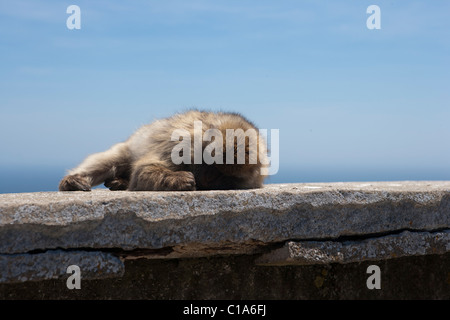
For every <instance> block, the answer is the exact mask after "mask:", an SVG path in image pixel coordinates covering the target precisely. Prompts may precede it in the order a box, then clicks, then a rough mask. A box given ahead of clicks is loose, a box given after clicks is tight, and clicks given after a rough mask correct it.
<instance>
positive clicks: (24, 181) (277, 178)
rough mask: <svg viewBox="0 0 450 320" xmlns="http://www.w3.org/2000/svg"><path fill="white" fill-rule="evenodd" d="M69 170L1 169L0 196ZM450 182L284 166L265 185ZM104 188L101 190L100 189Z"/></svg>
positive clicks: (422, 172)
mask: <svg viewBox="0 0 450 320" xmlns="http://www.w3.org/2000/svg"><path fill="white" fill-rule="evenodd" d="M68 168H70V167H68V166H33V167H32V166H7V167H5V166H3V167H0V193H19V192H41V191H57V190H58V183H59V181H60V180H61V178H62V177H63V176H64V175H65V173H66V170H67V169H68ZM403 180H410V181H411V180H450V167H449V168H408V167H402V168H393V167H391V168H389V167H388V168H380V167H338V166H337V167H326V166H324V167H320V166H306V165H302V166H298V167H296V166H284V167H280V169H279V171H278V173H277V174H276V175H273V176H269V177H268V178H267V179H266V181H265V183H309V182H310V183H313V182H350V181H403ZM99 187H100V188H102V186H99Z"/></svg>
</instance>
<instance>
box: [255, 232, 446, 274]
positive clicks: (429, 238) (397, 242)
mask: <svg viewBox="0 0 450 320" xmlns="http://www.w3.org/2000/svg"><path fill="white" fill-rule="evenodd" d="M447 252H450V231H449V230H446V231H442V232H410V231H404V232H401V233H399V234H395V235H389V236H382V237H376V238H369V239H364V240H360V241H343V242H338V241H289V242H287V243H286V244H285V246H284V247H282V248H279V249H276V250H273V251H271V252H269V253H266V254H264V255H262V256H261V257H259V258H258V259H257V260H256V264H258V265H265V266H283V265H314V264H329V263H350V262H362V261H377V260H387V259H392V258H401V257H408V256H421V255H431V254H445V253H447Z"/></svg>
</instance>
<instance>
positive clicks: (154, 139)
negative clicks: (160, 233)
mask: <svg viewBox="0 0 450 320" xmlns="http://www.w3.org/2000/svg"><path fill="white" fill-rule="evenodd" d="M194 121H201V122H202V124H203V126H202V135H203V133H204V132H205V130H207V129H218V130H220V132H222V134H223V140H224V141H223V152H224V164H216V163H213V164H206V163H205V162H202V163H201V164H194V152H193V150H194V148H191V150H192V152H191V155H190V156H191V164H184V163H182V164H179V165H176V164H174V163H173V162H172V159H171V152H172V149H173V148H174V147H175V146H176V145H177V144H178V143H179V141H171V134H172V132H173V131H174V130H175V129H184V130H187V131H188V132H189V133H190V134H191V137H193V136H194ZM226 129H242V130H243V131H246V130H247V129H255V130H256V132H257V129H256V128H255V126H254V125H253V124H252V123H251V122H249V121H248V120H246V119H245V118H244V117H242V116H241V115H239V114H236V113H224V112H218V113H213V112H205V111H197V110H191V111H188V112H185V113H179V114H175V115H174V116H172V117H170V118H165V119H160V120H157V121H155V122H153V123H151V124H148V125H145V126H143V127H142V128H140V129H139V130H137V131H136V132H135V133H134V134H133V135H132V136H131V137H130V138H129V139H128V140H127V141H125V142H122V143H118V144H116V145H114V146H112V147H111V148H110V149H109V150H107V151H105V152H100V153H96V154H93V155H90V156H89V157H87V158H86V159H85V160H84V161H83V162H82V163H81V164H80V165H79V166H78V167H76V168H74V169H73V170H71V171H70V172H69V174H68V175H67V176H65V177H64V178H63V179H62V180H61V182H60V184H59V190H60V191H77V190H82V191H89V190H91V187H93V186H96V185H99V184H101V183H104V184H105V186H106V187H108V188H109V189H110V190H130V191H188V190H211V189H249V188H260V187H261V186H262V184H263V180H264V178H265V176H264V175H262V174H261V168H262V167H263V166H264V165H263V163H266V162H264V161H266V159H262V158H261V154H263V155H266V149H265V143H264V141H263V140H262V139H260V138H258V141H257V145H258V149H259V150H261V151H262V153H259V154H258V159H257V162H256V164H250V163H249V162H250V161H249V148H248V141H247V144H246V145H245V163H244V164H237V162H236V161H235V162H234V164H225V153H226V143H225V140H226V139H225V137H226ZM191 140H192V143H193V141H194V139H193V138H192V139H191ZM246 140H248V139H245V137H237V138H236V139H235V142H234V146H235V148H234V158H235V160H236V156H237V154H236V152H237V146H238V145H239V144H242V143H245V142H246ZM209 143H210V142H208V141H203V142H202V150H204V148H205V147H206V146H207V145H208V144H209ZM262 160H264V161H262Z"/></svg>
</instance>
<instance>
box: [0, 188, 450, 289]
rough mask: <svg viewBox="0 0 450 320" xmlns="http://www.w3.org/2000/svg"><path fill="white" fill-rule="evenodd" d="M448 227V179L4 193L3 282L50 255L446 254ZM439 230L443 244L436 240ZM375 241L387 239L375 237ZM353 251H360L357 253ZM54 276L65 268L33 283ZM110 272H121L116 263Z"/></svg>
mask: <svg viewBox="0 0 450 320" xmlns="http://www.w3.org/2000/svg"><path fill="white" fill-rule="evenodd" d="M449 230H450V182H448V181H441V182H438V181H434V182H367V183H314V184H283V185H281V184H280V185H267V186H265V187H264V188H263V189H258V190H243V191H202V192H200V191H199V192H126V191H123V192H120V191H117V192H111V191H107V190H94V191H92V192H46V193H28V194H2V195H0V255H1V257H2V258H1V259H3V260H0V261H3V262H2V263H3V264H2V266H3V267H2V269H1V270H0V273H1V274H0V281H3V282H11V281H21V280H20V279H23V281H27V280H29V279H32V278H33V277H32V276H26V277H24V276H23V275H21V274H20V272H19V273H16V272H14V270H11V268H12V269H14V268H15V267H14V266H15V263H13V262H12V261H13V259H14V258H17V257H19V256H20V257H22V258H23V257H27V259H28V258H29V259H34V258H35V257H36V254H42V253H43V252H47V251H49V250H50V251H52V250H61V252H63V253H67V254H68V255H70V254H73V251H79V252H85V253H90V252H105V253H108V258H107V259H112V260H108V261H110V263H111V264H112V265H116V264H115V263H116V262H117V261H115V260H114V259H116V258H120V259H121V260H122V261H125V260H129V259H136V258H142V257H145V258H152V259H161V258H163V259H168V258H193V257H208V256H213V255H227V254H247V255H254V254H260V253H267V252H268V251H270V250H273V249H276V248H279V247H281V246H283V245H284V244H285V243H288V244H287V248H294V247H295V246H297V248H310V249H311V248H316V249H317V248H319V249H320V250H322V251H321V252H325V254H323V255H322V257H323V258H321V256H320V255H318V254H317V255H315V256H314V257H312V258H311V259H310V260H308V262H307V263H317V264H320V263H332V262H352V261H362V260H365V259H367V258H370V259H374V260H377V259H379V260H384V259H389V258H393V257H396V256H408V255H418V254H442V253H445V252H448V251H449V250H450V246H449V244H448V242H449V237H448V232H449ZM404 231H408V232H405V233H401V232H404ZM438 233H439V235H440V236H441V238H440V240H439V241H434V242H433V241H432V239H433V237H434V236H435V235H437V234H438ZM399 234H400V236H399ZM378 237H384V238H380V240H376V241H375V242H374V240H369V239H371V238H378ZM386 239H388V240H389V239H391V240H392V239H396V240H398V241H397V242H396V243H397V244H398V246H397V247H398V250H397V249H395V250H394V249H392V250H387V251H386V249H383V250H381V249H380V250H372V249H370V248H372V247H373V245H374V243H378V248H381V244H382V243H384V242H383V241H386ZM427 239H428V240H427ZM291 241H294V242H291ZM346 241H352V242H351V244H350V243H348V242H346ZM389 241H390V240H389ZM389 241H388V242H389ZM399 241H400V242H399ZM402 241H403V242H402ZM411 242H413V244H412V243H411ZM392 243H393V242H392ZM289 246H290V247H289ZM299 246H300V247H299ZM311 246H312V247H311ZM314 246H315V247H314ZM424 246H425V247H426V246H428V247H426V248H425V249H422V248H424ZM413 248H415V249H414V250H413ZM433 248H435V249H433ZM280 250H285V249H280ZM354 250H356V251H358V250H359V252H360V253H359V255H352V254H351V253H352V252H353V251H354ZM433 250H434V251H433ZM291 251H292V250H291ZM291 251H289V250H288V251H287V252H291ZM310 251H311V250H310ZM284 252H286V250H285V251H284ZM292 252H293V251H292ZM302 252H304V251H302V250H300V249H298V250H297V253H296V254H294V255H292V256H290V255H285V256H283V257H282V258H281V260H278V262H273V261H272V260H271V261H272V262H270V263H269V262H266V263H267V264H271V263H275V264H277V263H283V262H282V261H283V259H284V261H286V260H289V259H291V260H290V261H291V262H292V261H293V260H295V261H297V262H298V263H299V261H300V260H301V259H302V258H301V253H302ZM289 254H291V253H289ZM15 255H18V256H15ZM27 255H29V256H27ZM42 257H45V256H42ZM267 257H268V256H266V258H267ZM330 257H335V258H332V259H331V258H330ZM339 257H343V258H339ZM45 259H47V258H45ZM48 259H50V260H49V261H51V258H48ZM261 259H263V258H261ZM269 260H270V259H269ZM269 260H267V261H269ZM260 261H262V260H260ZM55 263H56V262H55ZM93 263H94V264H95V262H93ZM261 263H263V262H261ZM50 264H51V263H50ZM56 264H58V263H56ZM59 264H61V263H59ZM117 266H118V265H117ZM55 268H56V266H55ZM36 272H38V271H36ZM64 273H65V269H64ZM27 274H28V271H27ZM56 274H61V272H56V271H55V272H53V273H51V272H50V273H48V276H42V277H37V278H36V279H38V278H39V279H43V278H46V277H47V278H53V277H55V275H56ZM105 274H109V275H111V274H116V275H118V276H120V274H121V271H120V267H118V268H117V271H114V272H112V273H105ZM11 275H15V276H11Z"/></svg>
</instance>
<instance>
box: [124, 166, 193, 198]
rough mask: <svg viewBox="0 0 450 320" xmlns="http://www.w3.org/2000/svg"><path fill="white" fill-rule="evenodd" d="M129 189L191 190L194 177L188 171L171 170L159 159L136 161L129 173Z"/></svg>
mask: <svg viewBox="0 0 450 320" xmlns="http://www.w3.org/2000/svg"><path fill="white" fill-rule="evenodd" d="M128 190H130V191H191V190H195V178H194V175H193V174H192V172H189V171H173V170H171V169H169V167H168V166H166V165H165V164H164V163H162V162H161V161H148V159H147V160H146V159H143V160H140V161H138V162H137V163H136V164H135V165H134V168H133V171H132V173H131V180H130V185H129V186H128Z"/></svg>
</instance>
